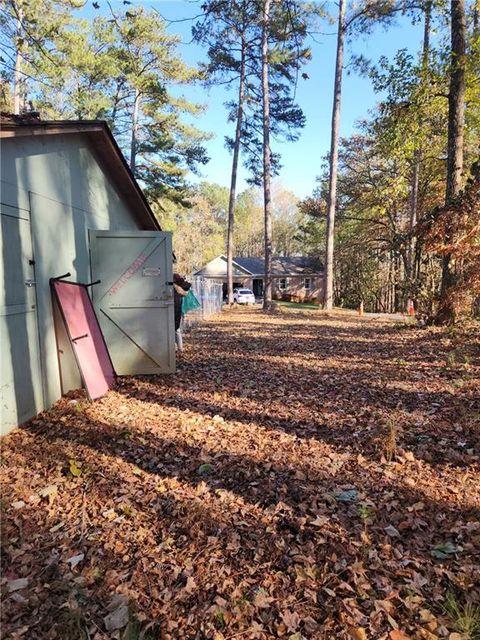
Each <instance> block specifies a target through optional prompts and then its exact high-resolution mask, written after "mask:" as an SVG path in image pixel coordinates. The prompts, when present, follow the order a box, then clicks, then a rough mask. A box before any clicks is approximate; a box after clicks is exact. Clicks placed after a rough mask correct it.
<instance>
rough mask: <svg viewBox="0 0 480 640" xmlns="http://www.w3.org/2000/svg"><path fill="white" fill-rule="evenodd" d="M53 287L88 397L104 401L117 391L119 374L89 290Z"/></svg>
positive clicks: (67, 284)
mask: <svg viewBox="0 0 480 640" xmlns="http://www.w3.org/2000/svg"><path fill="white" fill-rule="evenodd" d="M50 285H51V287H52V290H53V293H54V295H55V298H56V300H57V303H58V306H59V309H60V313H61V315H62V318H63V321H64V323H65V327H66V329H67V333H68V337H69V339H70V342H71V343H72V347H73V352H74V354H75V358H76V360H77V364H78V368H79V370H80V374H81V376H82V381H83V384H84V385H85V388H86V390H87V393H88V396H89V398H90V399H91V400H95V399H96V398H100V397H101V396H103V395H105V393H107V391H108V390H109V389H111V388H112V387H113V384H114V382H115V371H114V369H113V365H112V361H111V359H110V354H109V353H108V350H107V346H106V344H105V340H104V337H103V334H102V331H101V329H100V325H99V324H98V320H97V316H96V315H95V311H94V309H93V305H92V301H91V300H90V296H89V295H88V292H87V287H86V285H84V284H80V283H76V282H67V281H65V280H59V279H54V278H52V280H50Z"/></svg>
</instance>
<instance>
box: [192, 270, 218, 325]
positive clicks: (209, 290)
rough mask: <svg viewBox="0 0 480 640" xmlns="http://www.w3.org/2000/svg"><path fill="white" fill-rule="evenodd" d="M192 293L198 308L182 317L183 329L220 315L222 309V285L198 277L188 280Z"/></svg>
mask: <svg viewBox="0 0 480 640" xmlns="http://www.w3.org/2000/svg"><path fill="white" fill-rule="evenodd" d="M189 281H190V282H191V283H192V291H193V293H194V294H195V297H196V298H197V300H198V301H199V302H200V307H199V308H198V309H195V311H190V312H189V313H187V314H186V315H185V316H184V317H183V328H184V329H189V328H190V327H193V326H195V325H196V324H199V323H200V322H202V320H206V318H209V317H210V316H213V315H215V314H216V313H220V312H221V310H222V307H223V284H222V283H221V282H212V281H211V280H207V279H206V278H202V277H200V276H193V277H192V278H189Z"/></svg>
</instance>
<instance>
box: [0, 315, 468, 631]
mask: <svg viewBox="0 0 480 640" xmlns="http://www.w3.org/2000/svg"><path fill="white" fill-rule="evenodd" d="M479 337H480V332H479V331H478V327H477V328H474V327H471V328H470V329H469V330H468V331H467V330H464V331H460V330H456V331H445V330H442V329H419V328H415V327H413V326H408V325H406V324H405V323H398V322H397V323H395V322H393V321H392V320H386V319H382V318H372V317H365V318H357V317H355V316H351V315H345V314H342V315H341V314H333V315H330V316H325V315H323V314H321V313H320V312H318V311H317V312H315V311H312V312H308V311H305V312H301V313H294V312H292V311H290V310H287V311H282V312H278V313H276V314H272V315H268V316H266V315H263V314H262V312H261V311H259V310H238V311H227V312H224V314H223V315H222V316H221V317H219V318H216V319H215V320H213V321H210V322H209V323H207V324H205V325H204V326H202V327H201V328H200V329H197V330H196V331H194V332H193V333H191V334H189V335H188V336H187V338H186V340H185V342H186V352H185V354H184V356H183V357H182V359H181V361H180V363H179V367H178V373H177V374H176V375H174V376H163V377H161V376H159V377H137V378H122V379H120V381H119V384H118V387H117V389H116V390H115V391H113V392H110V393H109V394H108V395H107V396H106V397H104V398H103V399H101V400H99V401H97V402H94V403H90V402H88V401H87V400H86V399H85V398H84V396H83V395H82V393H81V392H76V393H73V394H70V395H69V397H67V398H63V399H62V400H61V401H59V402H58V403H57V404H56V406H55V407H54V408H53V409H52V410H50V411H49V412H46V413H44V414H42V415H40V416H39V417H38V418H36V419H35V420H33V421H32V422H31V423H30V424H28V425H26V426H25V427H23V428H20V429H17V430H15V431H14V432H13V433H11V434H10V435H9V436H7V437H6V438H4V439H3V442H2V449H3V451H2V454H3V455H2V467H1V476H2V485H3V491H2V544H3V549H2V563H3V571H2V579H1V589H2V595H3V606H2V631H3V637H4V638H35V639H37V638H38V639H61V640H83V639H95V640H103V639H105V638H123V639H128V640H136V639H140V638H144V639H145V640H153V639H157V638H158V639H162V640H166V639H172V640H174V639H175V640H176V639H180V638H185V639H189V640H190V639H191V640H194V639H195V640H201V639H211V640H221V639H230V638H245V639H258V640H263V639H267V638H288V639H290V640H301V639H302V638H304V639H307V640H310V639H311V640H314V639H322V638H323V639H337V638H338V639H342V638H353V639H354V640H355V639H357V640H362V639H365V638H367V639H370V638H371V639H378V640H380V639H388V640H402V639H403V640H404V639H405V638H411V639H422V638H423V639H427V640H428V639H433V638H449V639H450V640H460V639H469V638H476V637H478V635H479V633H480V611H479V610H478V603H480V511H479V507H480V450H479V434H480V343H479Z"/></svg>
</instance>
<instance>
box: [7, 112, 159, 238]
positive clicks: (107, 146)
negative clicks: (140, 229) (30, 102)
mask: <svg viewBox="0 0 480 640" xmlns="http://www.w3.org/2000/svg"><path fill="white" fill-rule="evenodd" d="M69 134H77V135H78V134H80V135H84V136H86V137H87V139H88V140H89V142H90V144H91V146H92V147H93V149H94V150H95V151H96V153H97V154H98V156H99V157H100V159H101V160H102V162H103V166H104V167H105V168H106V169H107V170H108V172H109V174H110V176H111V178H112V182H113V183H114V184H115V186H116V188H117V191H118V193H119V194H120V196H121V197H122V198H123V199H124V200H125V202H127V204H128V205H130V207H131V209H132V212H133V213H134V214H136V215H137V216H138V217H139V218H140V219H141V220H142V222H143V223H144V224H145V226H146V227H147V228H148V229H158V230H161V229H160V225H159V224H158V221H157V219H156V218H155V214H154V213H153V211H152V209H151V207H150V205H149V204H148V201H147V199H146V198H145V194H144V193H143V191H142V189H141V187H140V185H139V184H138V182H137V181H136V179H135V177H134V175H133V173H132V171H131V169H130V167H129V166H128V164H127V161H126V160H125V157H124V155H123V153H122V151H121V149H120V147H119V146H118V144H117V142H116V140H115V138H114V137H113V134H112V132H111V130H110V127H109V126H108V124H107V123H106V122H105V121H104V120H41V119H40V117H39V114H38V113H36V112H33V113H27V114H24V115H13V114H8V113H0V138H14V137H20V136H47V135H69Z"/></svg>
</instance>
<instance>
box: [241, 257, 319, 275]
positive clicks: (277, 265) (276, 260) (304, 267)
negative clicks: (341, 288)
mask: <svg viewBox="0 0 480 640" xmlns="http://www.w3.org/2000/svg"><path fill="white" fill-rule="evenodd" d="M233 260H234V262H236V263H237V264H238V265H239V266H240V267H243V268H244V269H246V270H247V271H250V273H252V274H253V275H262V276H263V274H264V271H265V260H264V258H234V259H233ZM321 273H323V264H322V263H321V262H320V260H319V259H318V258H317V257H315V256H275V257H273V258H272V275H273V276H292V275H299V276H303V275H313V274H321Z"/></svg>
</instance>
